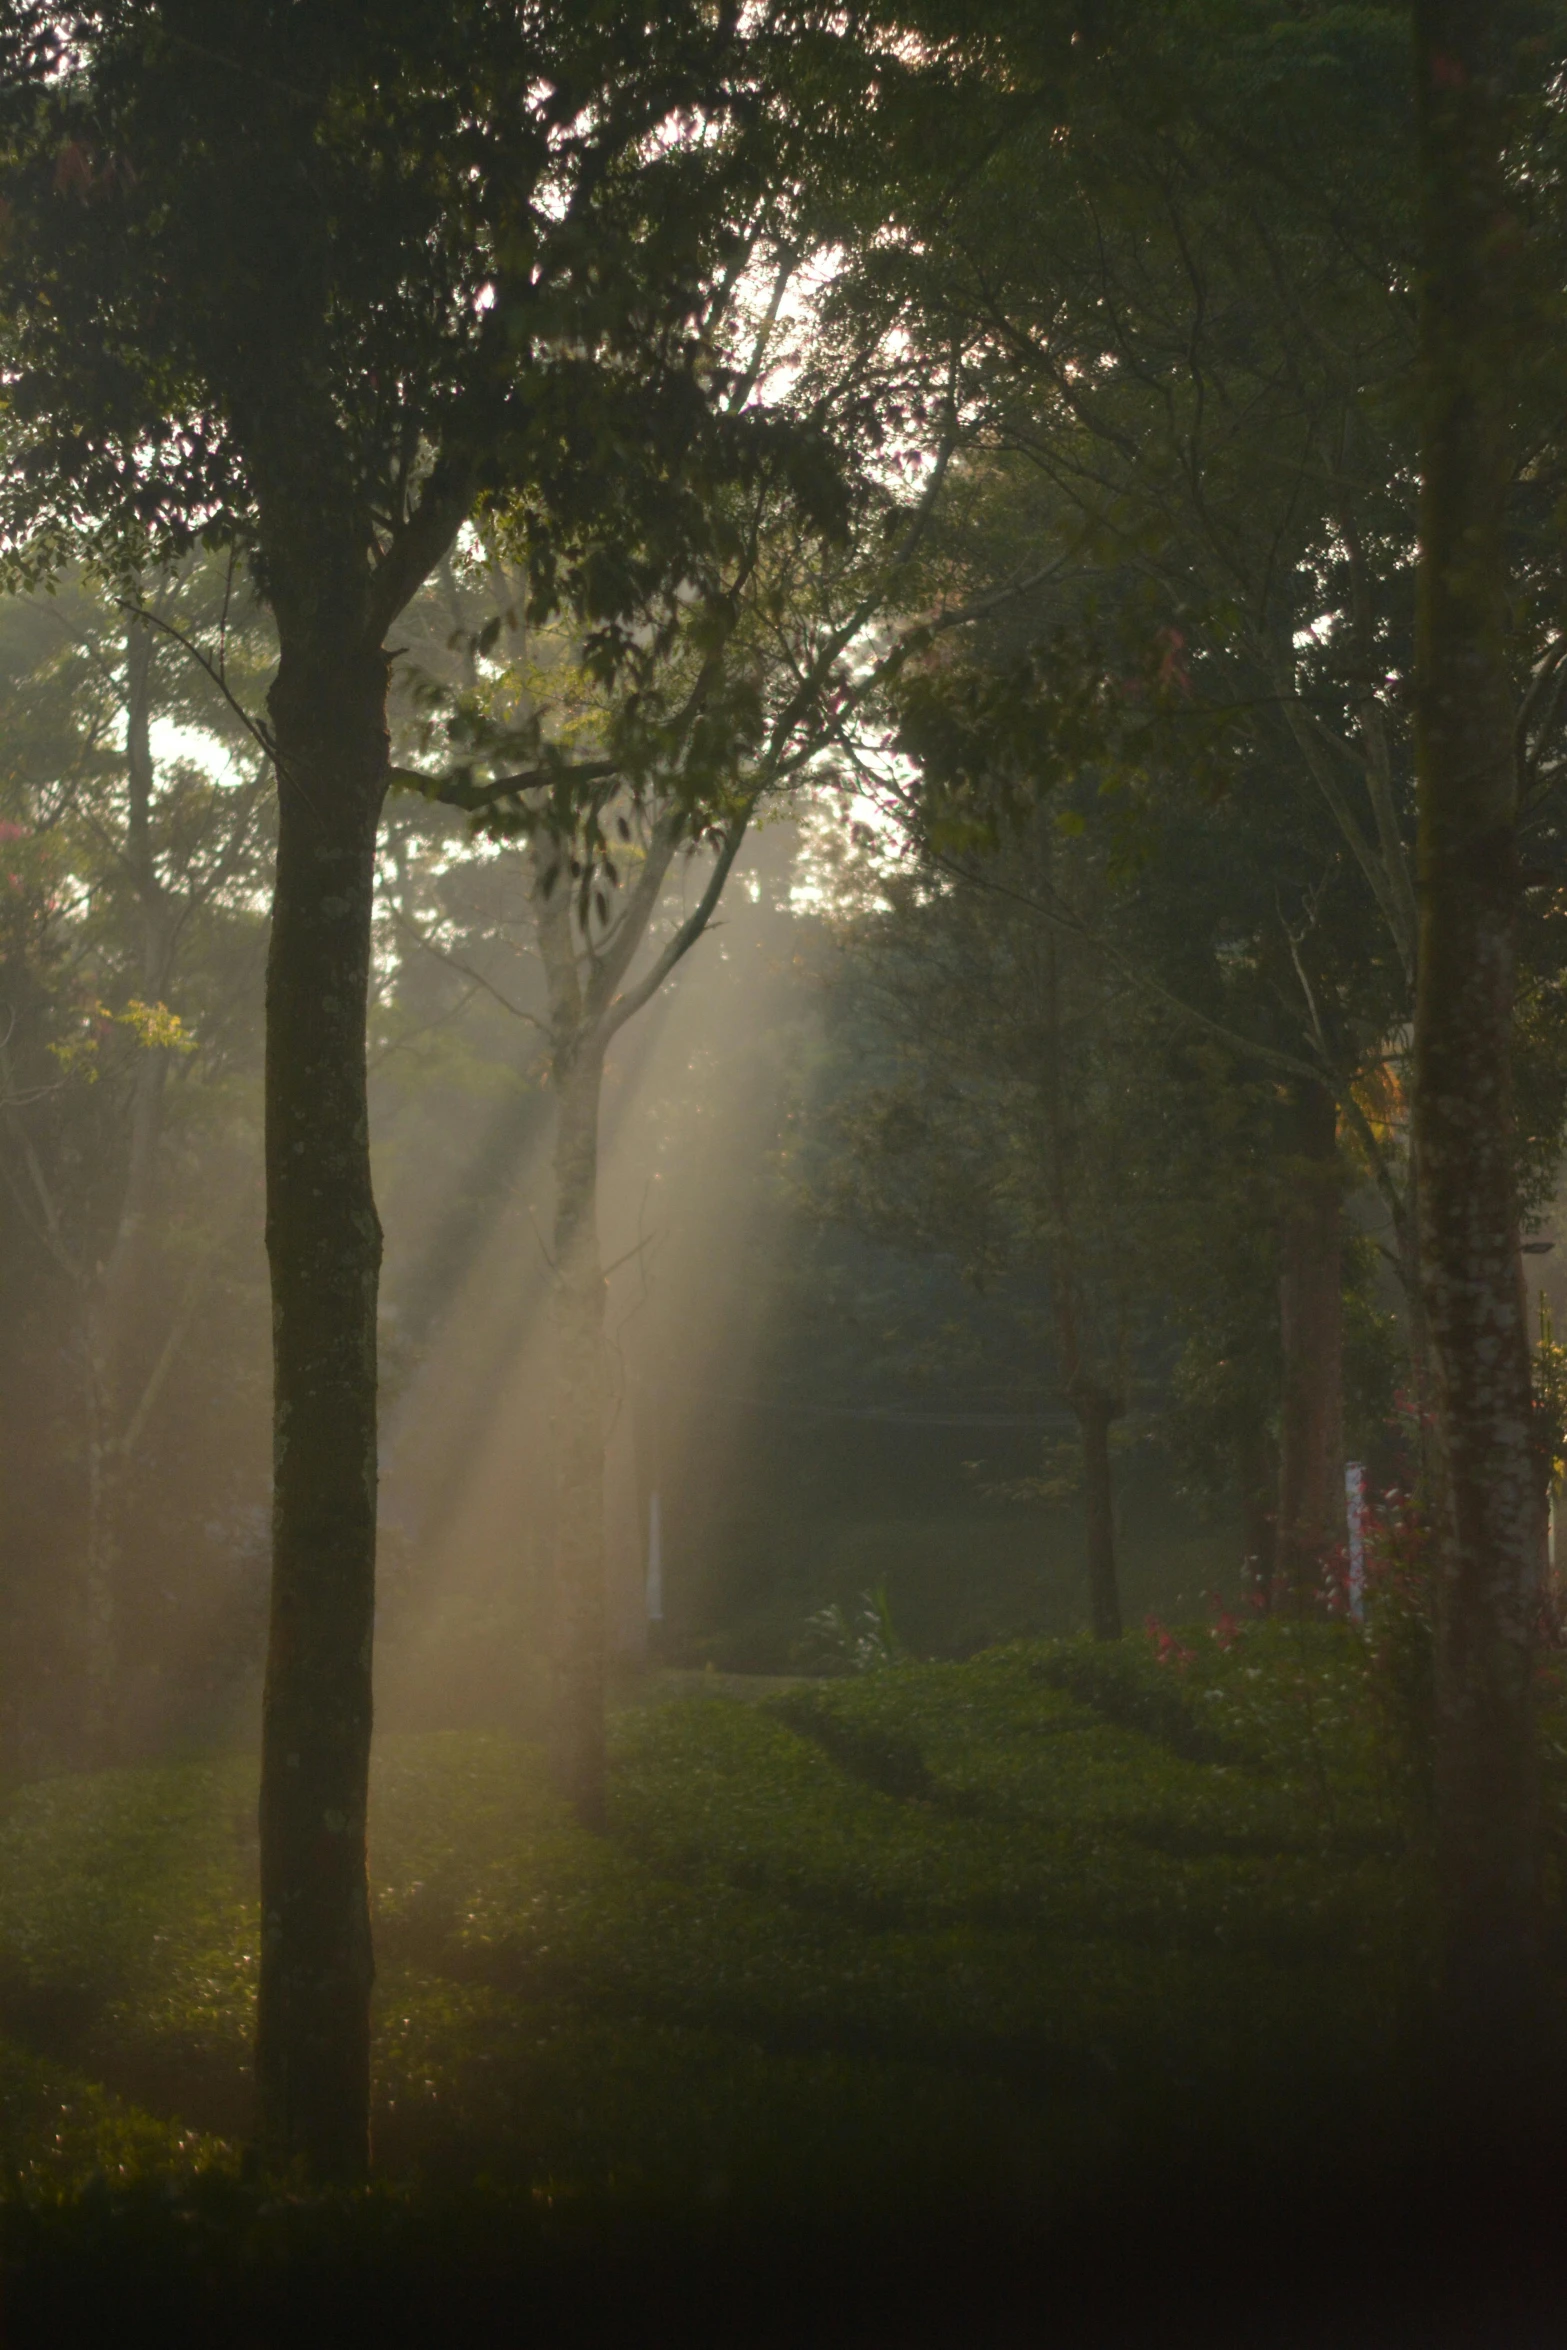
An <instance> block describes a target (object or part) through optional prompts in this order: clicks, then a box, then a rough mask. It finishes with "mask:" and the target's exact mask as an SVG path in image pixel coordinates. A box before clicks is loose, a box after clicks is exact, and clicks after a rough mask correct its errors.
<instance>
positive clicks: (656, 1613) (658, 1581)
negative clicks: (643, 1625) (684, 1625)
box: [647, 1493, 664, 1624]
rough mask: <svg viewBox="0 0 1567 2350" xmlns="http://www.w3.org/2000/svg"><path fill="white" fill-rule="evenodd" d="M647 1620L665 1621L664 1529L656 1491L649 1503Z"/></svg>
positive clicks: (651, 1621) (654, 1621) (659, 1622)
mask: <svg viewBox="0 0 1567 2350" xmlns="http://www.w3.org/2000/svg"><path fill="white" fill-rule="evenodd" d="M647 1620H648V1622H649V1623H650V1624H661V1623H662V1622H663V1621H664V1529H663V1522H662V1519H661V1516H660V1512H659V1506H658V1495H657V1494H656V1493H654V1494H651V1495H649V1497H648V1505H647Z"/></svg>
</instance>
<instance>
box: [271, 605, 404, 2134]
mask: <svg viewBox="0 0 1567 2350" xmlns="http://www.w3.org/2000/svg"><path fill="white" fill-rule="evenodd" d="M323 637H325V632H323V634H322V637H318V638H316V639H315V640H314V641H311V642H309V643H307V644H306V645H305V646H303V647H301V646H300V645H298V644H295V643H291V642H290V641H289V638H288V635H287V633H285V636H284V644H283V654H282V661H281V664H280V667H279V670H278V676H277V681H276V683H275V684H274V686H273V688H272V692H271V695H270V697H269V706H270V710H271V714H272V722H273V727H274V730H275V734H276V741H277V765H278V800H279V811H278V812H279V829H278V857H277V885H276V895H275V897H274V900H273V917H272V942H271V953H270V959H269V962H268V967H267V1055H266V1176H267V1255H268V1259H269V1263H270V1267H271V1281H272V1314H273V1364H274V1423H273V1425H274V1436H273V1554H272V1613H271V1627H270V1638H269V1646H268V1652H267V1678H266V1693H265V1699H264V1707H263V1720H262V1766H261V1771H262V1776H261V1902H262V1938H261V1988H260V2001H259V2007H258V2013H257V2039H256V2070H257V2088H258V2100H259V2112H258V2122H259V2130H260V2140H261V2145H262V2149H263V2152H264V2154H265V2155H266V2157H267V2158H268V2159H269V2160H270V2161H272V2162H274V2163H289V2162H296V2161H297V2162H300V2163H302V2164H303V2165H304V2167H305V2168H306V2169H307V2170H308V2171H309V2172H310V2173H312V2174H313V2175H316V2176H324V2177H340V2178H353V2177H357V2176H358V2175H360V2174H361V2173H362V2172H363V2171H364V2169H365V2167H366V2164H367V2162H368V2159H369V2097H370V1991H371V1983H372V1979H373V1973H374V1968H373V1963H372V1958H371V1948H370V1908H369V1894H368V1884H367V1878H366V1855H365V1809H366V1795H367V1785H368V1778H369V1762H370V1651H371V1635H372V1626H373V1619H374V1599H375V1521H376V1290H377V1282H378V1277H379V1271H380V1262H381V1228H380V1223H379V1220H378V1218H377V1215H376V1210H375V1200H374V1197H373V1194H372V1191H371V1184H370V1137H369V1122H368V1114H367V1104H366V1084H365V1016H366V1009H367V996H368V983H369V967H370V926H371V904H372V891H373V885H374V862H375V839H376V827H377V822H378V819H379V815H380V809H381V801H382V797H383V794H384V791H385V785H386V769H387V737H386V719H385V706H386V680H387V662H386V659H385V656H384V655H383V654H382V653H380V652H379V651H371V650H366V649H365V648H364V647H363V645H362V644H359V645H356V644H355V643H354V642H353V641H352V640H351V639H349V640H348V641H347V642H340V643H338V644H333V643H332V642H331V641H330V639H329V638H326V641H323Z"/></svg>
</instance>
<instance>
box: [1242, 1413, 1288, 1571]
mask: <svg viewBox="0 0 1567 2350" xmlns="http://www.w3.org/2000/svg"><path fill="white" fill-rule="evenodd" d="M1238 1468H1239V1474H1240V1488H1241V1546H1242V1560H1243V1573H1244V1576H1245V1580H1246V1582H1247V1584H1248V1586H1249V1588H1250V1592H1251V1596H1252V1598H1253V1600H1254V1601H1255V1603H1256V1604H1257V1606H1259V1607H1260V1608H1262V1609H1263V1610H1264V1611H1266V1610H1267V1609H1268V1608H1270V1607H1271V1606H1272V1604H1273V1585H1274V1577H1275V1575H1276V1573H1277V1553H1278V1542H1277V1535H1278V1503H1279V1463H1278V1448H1277V1446H1276V1445H1275V1444H1273V1442H1272V1441H1271V1439H1270V1437H1269V1435H1268V1431H1267V1428H1266V1426H1265V1425H1264V1424H1263V1423H1262V1421H1261V1420H1258V1421H1257V1422H1255V1423H1254V1424H1253V1425H1252V1426H1251V1427H1249V1428H1248V1429H1247V1430H1246V1431H1245V1433H1244V1435H1243V1436H1242V1438H1241V1442H1240V1446H1239V1456H1238Z"/></svg>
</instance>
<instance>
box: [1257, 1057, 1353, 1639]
mask: <svg viewBox="0 0 1567 2350" xmlns="http://www.w3.org/2000/svg"><path fill="white" fill-rule="evenodd" d="M1292 1124H1293V1133H1292V1135H1291V1140H1292V1142H1293V1144H1294V1150H1293V1153H1292V1169H1291V1182H1290V1198H1289V1202H1288V1205H1287V1207H1286V1209H1285V1212H1284V1226H1283V1232H1282V1235H1281V1248H1280V1273H1279V1332H1280V1341H1281V1345H1282V1349H1283V1358H1284V1360H1283V1381H1282V1393H1281V1398H1280V1406H1281V1408H1280V1413H1279V1507H1278V1525H1277V1535H1276V1547H1275V1557H1274V1576H1275V1582H1276V1586H1277V1589H1278V1593H1279V1596H1280V1598H1281V1600H1282V1601H1283V1603H1284V1605H1286V1606H1287V1607H1289V1608H1291V1609H1292V1610H1296V1611H1299V1610H1300V1609H1302V1608H1304V1607H1306V1606H1308V1605H1309V1604H1310V1600H1311V1598H1312V1596H1313V1594H1314V1592H1315V1590H1316V1588H1317V1585H1318V1581H1319V1578H1320V1575H1321V1571H1322V1561H1323V1559H1324V1557H1325V1556H1326V1554H1327V1553H1328V1552H1329V1551H1330V1550H1331V1549H1332V1548H1333V1546H1334V1544H1335V1543H1337V1542H1341V1541H1342V1540H1343V1537H1344V1303H1343V1251H1342V1241H1341V1236H1340V1228H1339V1227H1340V1178H1339V1163H1338V1118H1337V1108H1336V1105H1335V1103H1334V1099H1333V1096H1332V1095H1331V1094H1330V1093H1329V1092H1328V1091H1327V1089H1326V1087H1325V1086H1307V1085H1305V1084H1302V1085H1301V1086H1300V1087H1299V1089H1298V1090H1297V1093H1296V1097H1295V1102H1294V1106H1293V1119H1292Z"/></svg>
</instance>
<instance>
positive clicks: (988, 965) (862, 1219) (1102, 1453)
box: [804, 810, 1157, 1640]
mask: <svg viewBox="0 0 1567 2350" xmlns="http://www.w3.org/2000/svg"><path fill="white" fill-rule="evenodd" d="M1064 813H1065V812H1064V811H1060V810H1056V811H1041V812H1040V814H1039V815H1038V816H1037V818H1036V820H1035V823H1034V825H1033V826H1032V827H1031V829H1030V833H1029V837H1028V839H1027V842H1026V843H1025V844H1023V845H1022V846H1016V845H1014V847H1013V848H1012V850H1011V852H1010V853H1009V854H1008V855H1007V856H1006V857H1005V858H1004V860H1003V870H1004V871H1005V872H1006V874H1007V875H1008V878H1009V879H1010V880H1011V881H1012V882H1014V883H1017V884H1018V885H1019V886H1020V887H1023V886H1026V885H1027V883H1028V881H1029V880H1030V879H1037V877H1038V875H1039V874H1040V872H1041V870H1042V869H1043V870H1052V869H1054V868H1056V867H1058V866H1059V865H1060V864H1061V863H1063V862H1065V861H1068V860H1069V859H1070V858H1071V857H1072V855H1073V853H1074V852H1075V851H1077V850H1078V847H1079V844H1078V843H1077V842H1076V841H1075V840H1074V839H1073V838H1072V837H1071V835H1070V834H1068V833H1063V832H1060V831H1058V824H1059V821H1060V819H1061V817H1062V815H1063V814H1064ZM885 897H886V903H885V904H884V905H883V906H882V907H881V908H880V909H879V910H875V911H872V912H870V913H868V914H862V915H861V916H860V918H859V919H858V920H857V921H855V922H853V923H851V924H849V925H848V926H846V928H845V930H844V933H843V936H842V940H841V949H840V952H841V961H842V969H841V976H840V982H839V988H838V991H837V992H838V1005H837V1021H836V1023H835V1026H836V1028H837V1031H838V1037H839V1044H838V1056H839V1058H840V1060H841V1061H842V1062H843V1063H844V1065H845V1066H844V1074H843V1075H842V1077H841V1079H840V1082H839V1084H838V1087H837V1088H836V1091H835V1096H834V1097H833V1098H831V1099H830V1100H828V1101H826V1102H823V1103H822V1104H820V1105H819V1106H818V1108H817V1111H816V1115H815V1120H814V1125H815V1128H816V1136H815V1140H814V1142H813V1143H811V1144H808V1146H807V1149H806V1152H805V1154H804V1156H805V1163H806V1166H807V1168H808V1170H809V1174H808V1194H809V1196H810V1197H811V1198H812V1200H813V1202H814V1204H815V1207H816V1210H817V1212H818V1213H821V1214H825V1215H829V1216H833V1217H836V1218H838V1219H841V1220H843V1221H845V1222H847V1223H849V1224H851V1225H853V1226H854V1227H855V1228H857V1229H858V1230H860V1231H862V1232H865V1233H868V1234H870V1235H871V1236H873V1237H874V1238H876V1239H878V1240H881V1241H884V1242H892V1243H893V1244H895V1245H897V1246H899V1247H901V1248H904V1249H909V1250H918V1251H928V1250H941V1251H944V1252H951V1253H952V1254H953V1255H954V1256H955V1257H956V1259H957V1261H958V1264H959V1266H960V1268H961V1270H962V1271H963V1273H964V1275H965V1277H966V1278H967V1279H968V1280H969V1281H971V1282H972V1283H974V1284H975V1285H976V1286H978V1287H987V1286H993V1285H995V1284H996V1283H997V1282H1001V1281H1006V1280H1008V1279H1011V1280H1016V1279H1018V1278H1019V1277H1020V1276H1021V1277H1024V1278H1027V1277H1028V1276H1034V1277H1036V1278H1042V1279H1043V1282H1044V1285H1045V1288H1046V1291H1047V1294H1048V1297H1049V1315H1048V1326H1049V1329H1050V1332H1051V1336H1052V1338H1053V1346H1052V1348H1051V1356H1052V1358H1053V1359H1052V1361H1051V1373H1052V1377H1051V1384H1052V1385H1053V1386H1054V1388H1055V1390H1056V1392H1057V1393H1058V1395H1059V1397H1060V1399H1061V1401H1062V1402H1063V1403H1064V1404H1065V1405H1066V1406H1067V1408H1068V1409H1069V1410H1070V1411H1071V1412H1072V1413H1073V1415H1074V1416H1075V1418H1076V1420H1077V1423H1078V1429H1079V1435H1080V1454H1081V1485H1082V1492H1083V1498H1084V1508H1085V1532H1086V1568H1087V1581H1088V1595H1089V1611H1090V1619H1091V1622H1092V1626H1093V1630H1094V1634H1095V1636H1096V1638H1098V1639H1101V1640H1116V1639H1119V1638H1120V1636H1121V1630H1122V1616H1121V1601H1120V1591H1119V1584H1118V1577H1117V1568H1116V1549H1115V1523H1114V1508H1113V1471H1112V1449H1111V1439H1112V1430H1113V1428H1114V1426H1115V1423H1116V1422H1117V1421H1118V1420H1120V1419H1121V1418H1122V1417H1123V1416H1124V1414H1125V1413H1126V1411H1127V1409H1128V1406H1129V1404H1130V1402H1131V1395H1132V1384H1133V1381H1134V1380H1135V1379H1136V1378H1137V1376H1138V1374H1139V1371H1140V1370H1141V1369H1142V1367H1143V1365H1142V1361H1141V1359H1140V1358H1141V1357H1142V1356H1143V1355H1144V1354H1145V1351H1146V1347H1147V1343H1148V1340H1149V1338H1150V1335H1151V1333H1152V1326H1153V1325H1152V1316H1153V1314H1154V1313H1155V1312H1156V1310H1157V1309H1156V1305H1155V1284H1154V1282H1153V1281H1152V1280H1151V1279H1150V1273H1151V1270H1152V1269H1151V1267H1150V1265H1149V1262H1148V1260H1147V1257H1146V1255H1145V1253H1144V1251H1143V1249H1142V1248H1141V1246H1140V1241H1141V1238H1142V1233H1143V1228H1142V1226H1141V1225H1140V1224H1139V1221H1138V1219H1137V1214H1136V1191H1137V1184H1136V1176H1135V1172H1134V1170H1135V1167H1136V1165H1137V1161H1138V1157H1139V1153H1138V1151H1137V1148H1136V1144H1135V1140H1134V1137H1135V1129H1136V1126H1137V1123H1138V1118H1139V1114H1140V1112H1139V1083H1138V1069H1137V1047H1138V1045H1139V1043H1141V1042H1142V1041H1143V1039H1142V1038H1141V1037H1140V1036H1139V1034H1138V1022H1137V1020H1136V1017H1135V1013H1133V1014H1131V1016H1129V1008H1128V1006H1127V1004H1126V1002H1125V1000H1124V995H1123V993H1122V991H1121V990H1119V989H1118V987H1117V985H1116V982H1115V979H1114V976H1113V974H1112V973H1110V972H1109V971H1108V970H1107V969H1106V967H1105V965H1104V963H1103V961H1102V959H1100V958H1097V957H1095V956H1093V955H1092V954H1091V953H1089V952H1087V951H1085V949H1084V946H1083V943H1082V942H1081V941H1080V940H1072V939H1069V938H1066V937H1063V935H1062V934H1061V933H1060V932H1059V931H1058V930H1057V929H1056V928H1054V927H1053V926H1051V925H1049V924H1047V923H1043V922H1041V921H1040V920H1038V919H1037V917H1036V916H1035V915H1034V913H1033V912H1032V910H1031V909H1030V907H1029V906H1028V905H1027V904H1026V903H1024V904H1021V905H1020V904H1018V903H1017V902H1016V900H1015V899H1013V900H1010V901H1009V900H1007V899H1005V898H997V897H995V896H991V895H989V894H987V893H986V892H985V891H984V890H983V889H982V888H976V887H975V886H974V885H973V883H972V882H965V881H959V882H957V883H954V882H953V881H952V880H951V879H950V878H949V877H948V876H947V875H945V874H943V873H942V872H941V871H940V869H939V868H934V869H933V868H932V867H931V866H929V865H925V866H923V867H921V866H918V865H914V866H912V867H911V869H910V870H909V871H907V872H905V873H903V874H902V875H894V876H893V877H891V878H890V879H889V880H888V881H887V883H886V888H885ZM812 1161H814V1162H815V1164H814V1165H812V1164H811V1162H812ZM1037 1343H1038V1341H1037V1339H1036V1344H1037ZM1047 1482H1048V1480H1047Z"/></svg>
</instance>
